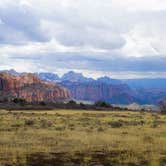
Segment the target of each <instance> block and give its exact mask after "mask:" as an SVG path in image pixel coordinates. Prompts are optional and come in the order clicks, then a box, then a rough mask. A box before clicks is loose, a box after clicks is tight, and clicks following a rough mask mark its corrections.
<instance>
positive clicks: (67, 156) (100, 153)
mask: <svg viewBox="0 0 166 166" xmlns="http://www.w3.org/2000/svg"><path fill="white" fill-rule="evenodd" d="M10 165H11V166H13V165H14V166H24V165H28V166H43V165H44V166H45V165H47V166H49V165H50V166H52V165H55V166H61V165H66V166H70V165H71V166H79V165H82V166H121V165H123V166H128V165H129V166H146V165H149V166H151V165H152V166H165V165H166V116H165V115H161V114H158V113H146V112H122V111H121V112H117V111H112V112H110V111H109V112H101V111H98V112H97V111H82V110H78V111H72V110H56V111H5V110H0V166H10Z"/></svg>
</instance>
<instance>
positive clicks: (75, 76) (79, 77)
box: [61, 71, 93, 82]
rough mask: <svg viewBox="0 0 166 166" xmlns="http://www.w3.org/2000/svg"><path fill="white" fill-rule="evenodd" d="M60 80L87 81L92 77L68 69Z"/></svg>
mask: <svg viewBox="0 0 166 166" xmlns="http://www.w3.org/2000/svg"><path fill="white" fill-rule="evenodd" d="M61 80H62V81H70V82H87V81H92V80H93V79H92V78H87V77H85V76H84V75H83V74H82V73H76V72H74V71H69V72H68V73H65V74H64V75H63V76H62V78H61Z"/></svg>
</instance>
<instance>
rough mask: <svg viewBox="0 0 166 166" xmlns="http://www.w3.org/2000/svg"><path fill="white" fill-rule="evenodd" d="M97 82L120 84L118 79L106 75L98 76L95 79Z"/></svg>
mask: <svg viewBox="0 0 166 166" xmlns="http://www.w3.org/2000/svg"><path fill="white" fill-rule="evenodd" d="M97 81H99V82H103V83H107V84H122V82H121V81H120V80H118V79H112V78H110V77H108V76H104V77H100V78H98V79H97Z"/></svg>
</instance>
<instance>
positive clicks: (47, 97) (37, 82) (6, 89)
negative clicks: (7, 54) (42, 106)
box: [0, 73, 70, 102]
mask: <svg viewBox="0 0 166 166" xmlns="http://www.w3.org/2000/svg"><path fill="white" fill-rule="evenodd" d="M0 97H1V98H4V97H5V98H6V97H10V98H12V97H15V98H22V99H25V100H26V101H27V102H39V101H56V100H59V99H67V98H69V97H70V95H69V92H68V90H67V89H65V88H64V87H63V86H60V85H58V84H56V83H53V82H49V81H45V80H42V79H40V78H39V77H38V76H36V75H35V74H22V75H12V74H9V73H0Z"/></svg>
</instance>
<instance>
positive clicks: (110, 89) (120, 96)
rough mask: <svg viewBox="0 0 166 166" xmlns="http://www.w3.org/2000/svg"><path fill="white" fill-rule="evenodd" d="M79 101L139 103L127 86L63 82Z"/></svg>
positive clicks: (72, 95)
mask: <svg viewBox="0 0 166 166" xmlns="http://www.w3.org/2000/svg"><path fill="white" fill-rule="evenodd" d="M61 85H62V86H64V87H66V88H67V89H69V90H70V94H71V97H72V98H74V99H77V100H87V101H100V100H102V101H107V102H110V103H113V104H129V103H133V102H135V101H137V99H136V98H135V97H134V94H133V91H132V90H131V89H130V88H129V87H128V86H127V85H125V84H119V85H111V84H106V83H101V82H95V81H93V82H88V83H80V82H62V83H61Z"/></svg>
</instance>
